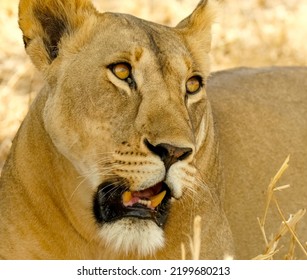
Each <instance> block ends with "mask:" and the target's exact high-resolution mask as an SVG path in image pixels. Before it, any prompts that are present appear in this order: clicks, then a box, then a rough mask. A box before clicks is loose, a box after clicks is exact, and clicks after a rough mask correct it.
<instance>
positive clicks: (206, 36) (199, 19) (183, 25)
mask: <svg viewBox="0 0 307 280" xmlns="http://www.w3.org/2000/svg"><path fill="white" fill-rule="evenodd" d="M217 6H218V3H217V1H216V0H202V1H200V2H199V4H198V6H197V7H196V9H195V10H194V11H193V13H192V14H191V15H190V16H188V17H187V18H185V19H184V20H182V21H181V22H180V23H179V24H178V25H177V26H176V27H175V29H176V30H177V31H178V32H179V33H180V34H182V35H183V37H184V38H185V41H186V42H187V44H188V46H189V48H190V50H191V52H192V53H194V55H195V56H196V58H197V59H201V57H204V55H205V54H208V53H209V52H210V50H211V27H212V24H213V22H214V19H215V18H216V11H217Z"/></svg>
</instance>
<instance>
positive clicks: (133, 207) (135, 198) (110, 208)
mask: <svg viewBox="0 0 307 280" xmlns="http://www.w3.org/2000/svg"><path fill="white" fill-rule="evenodd" d="M170 198H171V192H170V189H169V187H168V186H167V184H166V183H165V182H159V183H157V184H156V185H154V186H152V187H150V188H147V189H145V190H142V191H135V192H131V191H129V190H128V188H123V187H122V186H120V185H118V186H117V185H116V183H112V182H105V183H102V184H101V185H100V186H99V187H98V191H97V192H96V194H95V197H94V207H93V210H94V214H95V217H96V220H97V221H98V222H99V223H109V222H113V221H116V220H119V219H122V218H125V217H134V218H138V219H148V220H153V221H154V222H155V223H156V224H157V225H158V226H159V227H163V226H164V224H165V222H166V220H167V216H168V212H169V208H170V203H169V201H170Z"/></svg>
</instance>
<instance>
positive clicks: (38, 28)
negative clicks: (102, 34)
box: [19, 0, 217, 72]
mask: <svg viewBox="0 0 307 280" xmlns="http://www.w3.org/2000/svg"><path fill="white" fill-rule="evenodd" d="M216 5H217V4H216V0H210V1H209V0H203V1H200V3H199V4H198V6H197V7H196V9H195V10H194V12H193V13H192V14H191V15H190V16H189V17H187V18H186V19H184V20H183V21H181V22H180V23H179V24H178V25H177V26H176V27H175V28H174V29H173V30H174V31H175V32H176V33H177V34H178V35H179V36H180V37H181V38H182V39H183V40H184V42H185V43H186V45H187V46H188V48H189V51H190V53H191V54H192V56H193V57H194V59H195V61H204V63H203V65H209V61H208V58H207V57H206V54H207V53H209V51H210V47H211V25H212V22H213V19H214V15H215V9H216ZM98 16H99V13H98V12H97V11H96V9H95V8H94V7H93V5H92V3H91V1H89V0H71V1H65V0H44V1H43V0H21V1H20V5H19V26H20V28H21V30H22V32H23V38H24V42H25V47H26V50H27V52H28V54H29V55H30V57H31V59H32V61H33V62H34V64H35V65H36V66H37V68H38V69H39V70H41V71H43V72H45V70H48V68H49V66H50V65H51V64H52V62H53V60H55V58H57V56H58V55H59V53H60V52H61V44H63V41H65V40H66V39H67V40H66V41H69V40H72V41H73V43H71V44H69V48H68V49H69V51H71V52H77V51H78V48H81V47H82V46H83V45H84V44H85V42H88V39H89V36H91V34H92V32H91V31H92V30H94V28H95V26H96V25H97V21H98V20H97V19H98ZM66 49H67V46H66ZM207 68H208V66H207V67H206V69H203V70H204V71H205V72H209V68H208V69H207Z"/></svg>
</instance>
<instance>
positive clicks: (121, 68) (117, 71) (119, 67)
mask: <svg viewBox="0 0 307 280" xmlns="http://www.w3.org/2000/svg"><path fill="white" fill-rule="evenodd" d="M112 72H113V74H114V75H115V76H116V77H117V78H119V79H121V80H126V79H128V78H129V76H130V73H131V67H130V65H129V64H126V63H118V64H114V65H113V66H112Z"/></svg>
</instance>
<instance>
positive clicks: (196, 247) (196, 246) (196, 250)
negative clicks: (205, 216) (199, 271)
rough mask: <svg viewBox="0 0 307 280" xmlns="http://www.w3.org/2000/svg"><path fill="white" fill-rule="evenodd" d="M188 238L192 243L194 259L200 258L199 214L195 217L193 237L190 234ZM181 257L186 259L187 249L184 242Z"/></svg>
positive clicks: (191, 248)
mask: <svg viewBox="0 0 307 280" xmlns="http://www.w3.org/2000/svg"><path fill="white" fill-rule="evenodd" d="M188 238H189V243H190V250H191V255H192V260H199V256H200V247H201V217H200V216H198V215H197V216H196V217H195V218H194V224H193V238H192V237H191V236H188ZM181 259H182V260H185V259H186V250H185V246H184V244H183V243H181Z"/></svg>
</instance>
